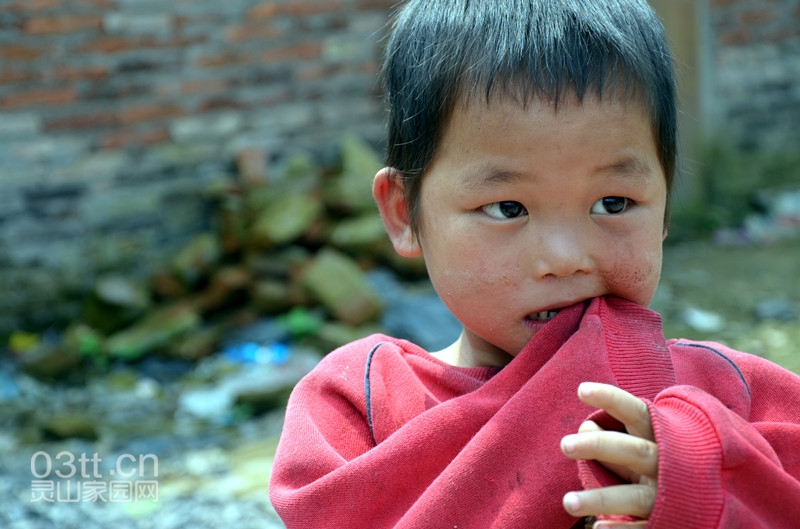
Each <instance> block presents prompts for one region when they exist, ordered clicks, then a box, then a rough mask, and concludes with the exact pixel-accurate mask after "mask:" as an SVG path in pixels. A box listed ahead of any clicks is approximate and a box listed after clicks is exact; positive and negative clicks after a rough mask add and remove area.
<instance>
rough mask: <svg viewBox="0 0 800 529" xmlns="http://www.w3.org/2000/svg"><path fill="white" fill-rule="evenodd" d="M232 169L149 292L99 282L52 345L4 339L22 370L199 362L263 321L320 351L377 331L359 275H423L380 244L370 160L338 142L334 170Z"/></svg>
mask: <svg viewBox="0 0 800 529" xmlns="http://www.w3.org/2000/svg"><path fill="white" fill-rule="evenodd" d="M236 165H237V175H236V177H235V178H231V179H229V180H228V181H227V182H226V183H225V184H224V185H222V186H218V187H217V188H215V189H211V190H209V193H210V196H211V199H212V200H213V203H214V204H215V218H214V219H213V222H211V223H210V225H211V226H213V228H212V229H211V230H209V231H208V232H206V233H200V234H198V235H197V236H196V237H195V238H193V239H192V240H191V241H189V242H188V243H187V244H186V245H185V247H184V248H183V249H182V250H181V251H180V252H178V253H177V255H175V256H173V258H172V259H171V261H170V262H169V263H168V264H167V265H166V266H164V267H163V268H162V269H160V270H159V271H157V272H156V273H155V274H153V276H152V277H151V278H149V280H148V281H146V282H142V281H137V280H135V279H133V278H129V277H122V276H119V275H108V276H105V277H100V278H98V279H97V282H96V284H95V287H94V289H93V291H92V292H91V293H90V294H89V295H88V296H87V299H86V304H85V310H84V311H83V316H82V317H81V318H80V319H79V320H78V321H75V322H74V323H73V324H71V325H70V326H69V327H68V328H67V329H66V330H65V331H64V332H63V333H59V336H58V339H57V340H50V341H49V342H48V341H47V340H41V341H37V340H32V343H29V344H26V343H25V338H26V337H25V336H23V335H19V334H18V335H17V336H15V337H12V344H11V346H12V349H17V350H18V352H22V351H24V354H20V355H19V359H20V361H21V363H22V364H23V367H24V369H25V370H26V371H28V372H30V373H31V374H34V375H36V376H39V377H49V378H57V377H59V376H60V375H62V374H63V373H65V372H67V371H69V370H70V369H72V368H74V367H77V366H79V365H81V364H84V363H85V362H87V361H89V362H92V363H94V364H95V365H100V366H102V365H108V364H109V363H111V362H114V361H118V360H121V361H126V362H132V361H137V360H140V359H141V358H143V357H144V356H146V355H149V354H153V353H157V354H159V355H163V356H166V357H170V358H178V359H182V360H188V361H197V360H200V359H201V358H203V357H206V356H208V355H211V354H212V353H214V352H217V351H219V350H220V346H221V343H222V341H223V340H224V339H225V337H226V336H228V335H230V334H231V333H233V332H235V331H236V329H237V328H241V327H242V326H244V325H247V324H251V323H253V322H254V321H256V320H258V319H259V318H263V317H265V316H269V317H275V319H276V321H277V322H278V323H279V326H280V328H281V329H282V331H283V333H284V334H285V338H287V339H291V340H292V341H293V342H294V343H305V344H308V345H311V346H313V347H314V348H315V349H318V350H320V351H322V352H325V351H328V350H330V349H332V348H333V347H336V346H338V345H341V344H342V343H345V342H347V341H350V340H352V339H355V338H358V337H360V336H363V335H365V334H368V333H370V332H376V331H380V330H382V329H381V328H380V323H379V322H380V316H381V314H382V313H383V310H384V307H383V303H382V301H381V297H380V296H379V293H378V292H376V289H375V287H374V286H373V285H372V284H371V283H370V281H369V280H368V277H367V275H366V272H367V271H368V270H370V269H375V268H377V267H381V268H388V269H389V270H391V271H392V272H393V273H394V274H396V275H397V276H399V277H402V278H407V279H420V278H424V277H425V276H426V272H425V266H424V263H423V262H422V261H421V259H404V258H401V257H399V256H397V254H396V253H395V252H394V250H393V248H392V246H391V243H390V241H389V240H388V237H387V236H386V234H385V231H384V229H383V224H382V221H381V219H380V216H379V214H378V210H377V207H376V205H375V203H374V200H373V198H372V195H371V192H370V191H371V180H372V177H373V175H374V174H375V172H376V171H377V170H378V169H379V160H378V157H377V155H376V153H375V152H374V150H372V149H371V147H369V146H368V145H366V144H364V143H363V142H361V141H360V140H358V139H356V138H354V137H347V138H344V139H343V140H342V141H341V150H340V157H339V161H338V162H337V163H334V164H332V165H334V166H333V167H320V166H319V165H317V164H315V163H314V162H313V161H312V160H311V157H310V155H307V154H295V155H292V156H290V157H288V158H287V160H285V162H284V163H283V164H282V166H281V167H280V168H278V169H276V170H275V171H274V172H275V174H267V170H266V161H265V158H264V155H263V152H261V151H258V150H254V151H245V152H244V153H242V154H241V155H240V156H239V157H238V159H237V164H236ZM14 340H16V343H17V347H15V343H14Z"/></svg>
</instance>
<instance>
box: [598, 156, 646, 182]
mask: <svg viewBox="0 0 800 529" xmlns="http://www.w3.org/2000/svg"><path fill="white" fill-rule="evenodd" d="M595 173H596V174H611V175H618V176H622V177H649V176H652V175H653V169H652V168H651V167H650V165H649V164H648V163H647V162H645V161H643V160H642V159H641V158H637V157H636V156H626V157H624V158H622V159H620V160H618V161H616V162H613V163H610V164H608V165H603V166H601V167H598V168H597V169H596V170H595Z"/></svg>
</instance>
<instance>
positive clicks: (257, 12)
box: [245, 2, 281, 20]
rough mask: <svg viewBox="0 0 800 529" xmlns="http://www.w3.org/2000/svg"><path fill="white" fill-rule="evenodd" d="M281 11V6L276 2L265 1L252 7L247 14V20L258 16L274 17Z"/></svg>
mask: <svg viewBox="0 0 800 529" xmlns="http://www.w3.org/2000/svg"><path fill="white" fill-rule="evenodd" d="M280 12H281V6H280V5H278V4H277V3H276V2H263V3H261V4H258V5H257V6H255V7H251V8H250V9H248V10H247V13H246V14H245V19H246V20H252V19H256V18H272V17H274V16H275V15H277V14H278V13H280Z"/></svg>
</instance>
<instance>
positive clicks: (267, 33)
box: [225, 23, 281, 42]
mask: <svg viewBox="0 0 800 529" xmlns="http://www.w3.org/2000/svg"><path fill="white" fill-rule="evenodd" d="M280 35H281V31H280V30H279V29H278V28H274V27H269V26H264V25H263V23H262V24H258V25H252V24H248V25H244V26H231V27H229V28H227V29H226V30H225V38H226V39H228V40H229V41H230V42H245V41H248V40H267V39H275V38H278V37H279V36H280Z"/></svg>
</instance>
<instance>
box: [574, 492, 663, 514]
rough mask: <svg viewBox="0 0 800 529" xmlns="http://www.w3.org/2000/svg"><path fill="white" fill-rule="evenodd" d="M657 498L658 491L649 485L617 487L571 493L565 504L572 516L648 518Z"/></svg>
mask: <svg viewBox="0 0 800 529" xmlns="http://www.w3.org/2000/svg"><path fill="white" fill-rule="evenodd" d="M655 497H656V489H655V487H651V486H649V485H617V486H614V487H603V488H600V489H593V490H584V491H580V492H569V493H567V494H566V495H565V496H564V500H563V504H564V509H566V511H567V512H568V513H569V514H571V515H572V516H596V515H600V514H624V515H629V516H637V517H639V518H647V517H649V516H650V513H652V512H653V505H654V504H655Z"/></svg>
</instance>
